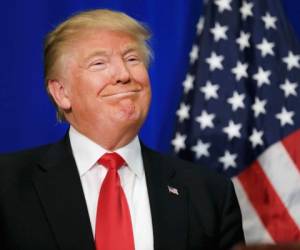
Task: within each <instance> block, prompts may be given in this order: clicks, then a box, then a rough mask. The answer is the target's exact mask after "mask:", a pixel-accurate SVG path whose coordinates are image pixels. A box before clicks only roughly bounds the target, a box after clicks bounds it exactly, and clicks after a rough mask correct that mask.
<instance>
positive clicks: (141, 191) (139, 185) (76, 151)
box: [69, 127, 153, 250]
mask: <svg viewBox="0 0 300 250" xmlns="http://www.w3.org/2000/svg"><path fill="white" fill-rule="evenodd" d="M69 136H70V142H71V148H72V151H73V155H74V158H75V162H76V165H77V168H78V172H79V175H80V179H81V184H82V188H83V192H84V196H85V200H86V204H87V208H88V212H89V217H90V221H91V226H92V230H93V235H94V237H95V226H96V214H97V205H98V196H99V192H100V189H101V185H102V182H103V180H104V178H105V175H106V173H107V169H106V168H105V167H104V166H102V165H99V164H98V163H97V160H98V159H99V158H100V157H101V156H102V155H103V154H105V153H107V152H109V151H107V150H105V149H104V148H102V147H101V146H100V145H98V144H96V143H95V142H93V141H92V140H90V139H89V138H87V137H86V136H84V135H83V134H81V133H79V132H78V131H77V130H75V129H74V128H73V127H71V128H70V130H69ZM115 152H116V153H118V154H119V155H121V156H122V157H123V159H124V160H125V161H126V163H127V165H128V166H122V167H121V168H120V169H119V170H118V173H119V175H120V181H121V185H122V188H123V190H124V193H125V196H126V199H127V202H128V206H129V210H130V215H131V222H132V227H133V236H134V244H135V250H153V228H152V218H151V211H150V204H149V196H148V190H147V184H146V177H145V172H144V165H143V158H142V153H141V146H140V142H139V139H138V137H135V138H134V139H133V140H132V141H131V142H130V143H129V144H127V145H126V146H124V147H122V148H119V149H117V150H116V151H115Z"/></svg>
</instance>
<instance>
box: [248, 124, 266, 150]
mask: <svg viewBox="0 0 300 250" xmlns="http://www.w3.org/2000/svg"><path fill="white" fill-rule="evenodd" d="M263 134H264V132H263V131H259V130H256V128H253V130H252V134H251V136H250V137H249V140H250V142H251V144H252V148H255V147H257V146H259V145H260V146H262V145H263V144H264V142H263V140H262V136H263Z"/></svg>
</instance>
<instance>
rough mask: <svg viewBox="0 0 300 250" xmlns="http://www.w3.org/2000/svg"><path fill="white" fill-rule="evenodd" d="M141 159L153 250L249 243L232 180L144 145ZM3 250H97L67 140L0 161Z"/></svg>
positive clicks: (0, 240)
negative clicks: (175, 191)
mask: <svg viewBox="0 0 300 250" xmlns="http://www.w3.org/2000/svg"><path fill="white" fill-rule="evenodd" d="M142 154H143V160H144V166H145V173H146V180H147V186H148V193H149V199H150V207H151V214H152V222H153V234H154V248H155V250H162V249H164V250H165V249H166V250H183V249H199V250H200V249H203V250H207V249H229V248H231V246H232V245H234V244H235V243H237V242H240V241H243V240H244V236H243V232H242V226H241V215H240V210H239V206H238V203H237V200H236V196H235V193H234V189H233V185H232V183H231V181H229V180H227V179H225V178H224V177H221V176H219V175H217V174H215V173H213V172H212V171H210V170H208V169H205V168H201V167H199V166H195V165H194V164H191V163H188V162H185V161H182V160H178V159H175V158H171V157H166V156H163V155H161V154H159V153H156V152H154V151H152V150H150V149H148V148H146V147H144V146H143V147H142ZM168 186H169V187H173V188H176V189H177V190H178V195H177V194H175V193H172V192H170V191H169V190H168ZM0 249H13V250H58V249H60V250H94V249H95V246H94V239H93V235H92V230H91V225H90V221H89V217H88V211H87V206H86V203H85V198H84V195H83V190H82V187H81V183H80V177H79V174H78V172H77V167H76V165H75V161H74V157H73V155H72V151H71V147H70V142H69V139H68V137H66V138H65V139H63V140H62V141H60V142H59V143H57V144H53V145H47V146H42V147H39V148H36V149H33V150H28V151H24V152H19V153H15V154H9V155H3V156H1V157H0ZM116 250H119V249H116ZM137 250H139V249H137Z"/></svg>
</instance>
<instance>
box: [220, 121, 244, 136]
mask: <svg viewBox="0 0 300 250" xmlns="http://www.w3.org/2000/svg"><path fill="white" fill-rule="evenodd" d="M241 128H242V125H241V124H240V123H234V122H233V120H230V121H229V123H228V126H227V127H225V128H223V132H224V133H226V134H227V136H228V140H232V139H233V138H234V137H236V138H241V133H240V129H241Z"/></svg>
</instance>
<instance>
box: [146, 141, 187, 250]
mask: <svg viewBox="0 0 300 250" xmlns="http://www.w3.org/2000/svg"><path fill="white" fill-rule="evenodd" d="M142 154H143V160H144V167H145V174H146V180H147V187H148V194H149V200H150V207H151V215H152V224H153V234H154V249H155V250H159V249H172V250H179V249H180V250H182V249H186V248H187V227H188V218H187V194H186V191H185V189H184V188H183V187H181V186H180V185H179V184H178V183H177V182H176V172H175V170H174V169H173V168H172V166H167V165H164V162H163V158H162V157H161V156H159V155H158V154H156V153H154V152H152V151H151V150H149V149H147V148H146V147H144V146H142Z"/></svg>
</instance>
